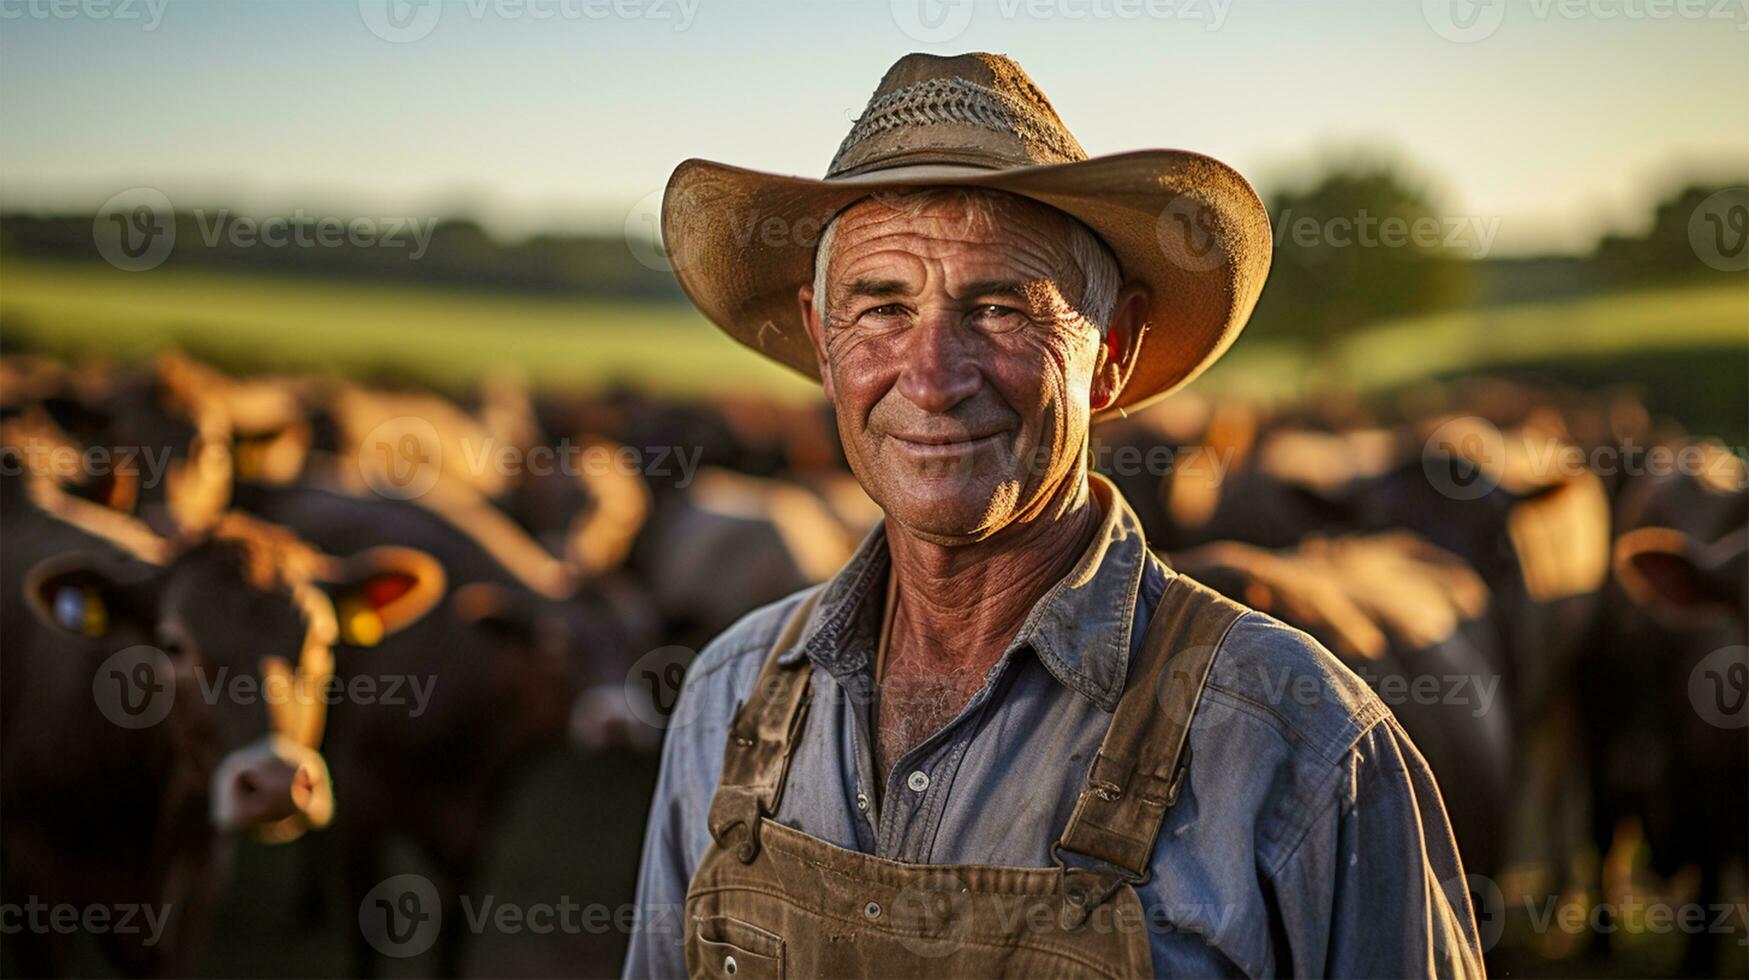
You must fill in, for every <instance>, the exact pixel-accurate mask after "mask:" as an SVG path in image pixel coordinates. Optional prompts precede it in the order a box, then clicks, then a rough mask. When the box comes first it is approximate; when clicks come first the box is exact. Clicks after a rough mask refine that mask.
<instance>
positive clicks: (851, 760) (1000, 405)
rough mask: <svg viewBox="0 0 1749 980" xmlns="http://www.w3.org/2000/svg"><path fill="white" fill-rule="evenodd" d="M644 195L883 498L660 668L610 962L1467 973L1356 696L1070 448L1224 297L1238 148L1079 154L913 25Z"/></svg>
mask: <svg viewBox="0 0 1749 980" xmlns="http://www.w3.org/2000/svg"><path fill="white" fill-rule="evenodd" d="M821 227H824V233H823V234H819V235H817V236H816V235H814V234H811V233H809V232H812V231H813V230H815V229H819V228H821ZM663 228H664V234H665V238H666V241H667V243H668V247H669V250H670V254H671V256H672V257H673V260H674V265H675V269H676V273H677V275H678V277H679V279H680V282H681V284H682V285H683V287H684V288H685V289H686V292H687V295H688V296H690V297H691V298H692V300H693V301H694V302H695V303H696V304H697V305H698V306H699V307H700V309H702V310H703V311H704V312H705V313H706V315H708V316H709V317H710V318H711V319H712V320H713V321H714V322H716V323H717V324H718V325H719V326H721V327H722V328H723V329H724V330H726V331H727V332H729V333H730V334H731V335H733V336H735V337H736V338H737V339H739V340H741V341H742V342H743V343H746V344H748V345H750V346H752V347H754V348H755V349H758V350H760V351H761V352H763V353H765V354H767V355H768V356H771V357H773V358H775V359H777V360H779V361H781V362H783V363H785V364H788V365H790V366H791V367H794V368H797V369H799V370H802V371H804V372H806V373H809V374H812V375H815V376H817V377H818V378H819V379H820V380H821V382H822V384H823V386H824V389H825V393H826V397H827V398H828V399H829V400H830V401H831V403H832V404H833V406H834V409H835V411H836V415H837V420H838V428H839V435H840V437H841V439H842V441H843V444H844V449H845V454H846V456H847V458H848V459H849V461H850V465H851V468H852V470H853V471H854V472H855V474H856V477H857V479H858V480H859V481H860V482H861V483H862V486H863V487H864V488H865V489H866V490H867V491H868V493H869V495H870V496H871V497H872V498H873V499H874V500H875V502H876V503H878V504H879V505H880V506H881V508H882V510H883V511H884V512H885V515H886V520H885V522H884V523H883V525H882V526H881V527H879V528H877V529H876V530H875V531H874V532H873V533H872V534H871V535H870V537H869V538H868V540H866V541H865V542H864V543H863V545H862V547H861V548H860V549H859V550H858V552H857V553H856V554H855V556H854V557H852V559H851V560H850V562H849V563H848V564H847V565H846V566H845V567H844V569H843V570H842V571H840V572H839V573H838V574H837V575H836V576H835V577H834V578H833V579H832V580H831V581H829V582H827V583H825V584H824V585H823V586H821V587H818V588H816V589H811V590H807V591H805V592H803V593H800V594H798V595H795V596H791V597H790V598H788V599H785V600H783V601H781V602H778V603H776V604H774V605H772V606H768V607H766V608H764V609H761V610H758V611H756V612H754V613H752V614H750V615H749V616H747V617H746V618H745V619H743V620H742V621H741V622H739V623H737V624H736V625H735V626H733V627H732V628H730V629H729V630H728V632H726V633H725V634H723V635H722V636H721V637H719V638H717V639H716V640H715V641H714V642H712V643H711V644H710V645H709V646H708V647H706V649H705V650H703V651H702V652H701V653H700V654H699V656H698V658H697V660H696V661H695V662H694V664H693V665H692V667H691V669H690V672H689V673H688V675H687V678H686V683H685V686H684V689H683V691H682V694H681V697H680V701H679V704H678V707H677V709H676V714H675V719H676V725H675V727H674V728H673V729H672V730H671V731H670V734H669V737H668V742H667V745H666V748H665V749H664V753H663V761H662V773H661V778H660V781H659V783H658V785H657V789H656V798H655V801H654V807H653V810H652V812H651V815H650V822H649V828H648V837H647V839H646V841H645V845H644V855H643V870H642V875H641V879H640V882H639V889H638V891H639V903H640V904H639V909H640V912H641V918H640V921H639V924H638V927H637V929H636V931H635V933H634V935H633V937H632V946H631V953H630V957H629V959H628V960H627V963H626V974H627V975H628V976H676V975H681V974H684V973H689V972H690V973H691V974H692V975H695V976H734V977H741V978H745V977H754V976H779V975H784V974H786V973H787V974H788V975H790V976H822V975H825V976H831V975H874V976H926V975H942V976H947V975H953V976H964V977H982V976H996V975H1022V974H1024V975H1052V976H1057V975H1064V974H1082V973H1098V974H1104V975H1113V976H1133V975H1160V976H1210V975H1238V974H1245V975H1250V976H1262V975H1273V974H1293V975H1300V976H1309V975H1344V976H1348V975H1367V976H1411V975H1434V974H1437V975H1442V976H1443V975H1470V974H1479V973H1481V971H1482V966H1481V956H1480V949H1479V943H1478V940H1477V936H1476V930H1475V924H1474V918H1473V914H1472V911H1471V908H1470V903H1469V899H1468V896H1467V892H1466V890H1465V887H1464V883H1463V871H1462V868H1461V866H1460V864H1459V861H1458V857H1457V854H1456V850H1455V846H1454V844H1453V841H1452V837H1451V832H1450V830H1449V828H1448V825H1447V821H1446V817H1445V812H1444V809H1443V807H1442V805H1441V802H1440V797H1439V790H1438V789H1437V787H1436V786H1435V784H1434V780H1433V777H1432V774H1431V773H1430V772H1429V771H1428V769H1427V766H1426V764H1425V763H1424V762H1423V761H1422V759H1421V757H1420V755H1419V754H1418V753H1417V752H1416V751H1415V749H1414V747H1413V746H1412V745H1411V744H1410V743H1409V741H1408V738H1407V737H1406V736H1405V735H1404V734H1403V731H1402V729H1401V728H1400V727H1398V725H1397V724H1396V722H1395V720H1394V719H1392V718H1391V716H1390V713H1389V711H1388V710H1387V709H1386V708H1385V707H1384V706H1383V705H1382V704H1381V703H1380V702H1379V701H1378V699H1376V698H1375V697H1374V696H1373V695H1372V694H1371V692H1369V691H1368V690H1367V688H1366V686H1365V685H1364V684H1363V683H1362V682H1361V681H1360V680H1359V679H1358V678H1357V677H1355V676H1354V675H1353V674H1351V673H1350V672H1349V671H1347V670H1345V669H1344V668H1343V667H1342V666H1340V665H1339V664H1338V663H1337V662H1336V661H1335V660H1334V659H1333V658H1332V657H1331V656H1330V655H1329V654H1328V653H1327V652H1326V651H1325V650H1323V649H1322V648H1321V647H1319V646H1318V645H1317V644H1316V642H1315V641H1313V640H1311V639H1310V638H1309V637H1307V636H1306V635H1304V634H1303V633H1300V632H1297V631H1294V630H1291V629H1289V628H1287V627H1285V626H1283V625H1282V624H1280V623H1278V622H1276V621H1275V620H1272V619H1270V618H1268V617H1266V616H1264V615H1262V614H1260V613H1256V612H1251V611H1249V610H1246V609H1244V608H1243V607H1240V606H1237V605H1235V604H1233V603H1230V602H1228V601H1226V600H1225V599H1221V598H1219V597H1218V596H1215V595H1214V594H1213V593H1211V592H1210V591H1209V590H1206V589H1204V588H1202V587H1201V586H1198V585H1196V584H1195V583H1193V582H1190V581H1189V580H1188V579H1186V578H1184V577H1182V576H1178V575H1176V574H1175V573H1173V572H1172V571H1171V570H1170V569H1168V568H1166V567H1165V566H1164V565H1163V564H1162V563H1161V562H1160V561H1159V560H1157V559H1156V558H1155V557H1153V556H1152V555H1151V554H1150V553H1149V551H1148V549H1147V545H1146V543H1145V542H1144V541H1143V539H1142V534H1141V531H1140V529H1139V526H1138V524H1137V521H1136V518H1135V515H1134V514H1133V513H1132V512H1131V511H1130V509H1129V507H1128V506H1127V505H1126V504H1125V502H1124V500H1123V498H1122V497H1121V496H1120V495H1119V494H1118V493H1117V491H1116V490H1115V488H1114V487H1113V486H1112V485H1111V484H1110V483H1109V482H1107V481H1106V480H1104V479H1103V478H1102V477H1099V476H1097V475H1093V474H1090V473H1089V471H1088V466H1087V456H1088V452H1087V447H1088V438H1089V437H1088V433H1089V427H1090V425H1091V424H1092V423H1093V422H1095V421H1097V420H1099V419H1101V418H1105V417H1109V416H1111V415H1113V414H1120V413H1124V412H1126V411H1128V410H1131V409H1134V408H1136V407H1137V406H1140V405H1142V404H1144V403H1146V402H1149V401H1152V400H1153V399H1155V398H1158V397H1161V396H1162V395H1164V394H1166V393H1167V392H1169V391H1171V390H1173V389H1176V388H1178V387H1179V386H1181V385H1183V384H1185V383H1186V382H1187V381H1189V380H1190V378H1191V377H1193V376H1194V375H1196V374H1197V373H1198V372H1200V371H1201V370H1202V369H1203V368H1205V367H1206V366H1207V365H1208V364H1209V363H1210V362H1212V361H1213V360H1214V359H1215V358H1216V357H1218V356H1219V354H1220V353H1221V352H1222V351H1224V350H1225V349H1226V347H1227V346H1228V345H1229V344H1230V343H1231V342H1232V340H1233V338H1234V336H1235V335H1236V334H1237V332H1238V331H1239V329H1240V327H1241V326H1242V325H1243V323H1244V321H1245V319H1246V317H1247V316H1248V315H1249V313H1250V310H1251V307H1252V304H1253V303H1254V302H1255V300H1256V297H1257V294H1258V292H1259V290H1260V289H1261V288H1262V284H1263V279H1264V275H1265V273H1266V270H1267V267H1268V261H1269V246H1270V237H1269V225H1268V218H1267V216H1266V215H1265V213H1264V211H1263V208H1262V205H1261V204H1260V203H1259V202H1258V200H1257V198H1256V195H1255V194H1254V193H1253V192H1252V191H1251V189H1250V187H1249V186H1248V185H1247V184H1246V183H1245V181H1244V180H1243V179H1242V178H1241V177H1239V176H1238V175H1237V174H1236V173H1234V172H1233V171H1232V170H1230V169H1228V168H1227V167H1225V166H1223V165H1221V164H1219V163H1217V162H1216V161H1213V160H1210V159H1208V158H1206V157H1202V156H1198V155H1195V154H1191V153H1185V152H1181V151H1165V150H1153V151H1145V152H1140V153H1131V154H1125V155H1120V156H1115V157H1105V158H1100V159H1093V160H1089V159H1087V157H1086V155H1085V154H1084V153H1083V152H1082V150H1081V148H1080V146H1079V145H1078V144H1077V143H1076V142H1075V140H1074V138H1073V137H1072V136H1070V135H1069V133H1068V131H1067V129H1065V128H1064V126H1063V124H1062V122H1061V120H1059V119H1058V118H1057V115H1056V113H1055V112H1054V111H1053V110H1052V109H1051V107H1050V104H1049V102H1048V101H1046V99H1045V97H1044V96H1043V94H1042V93H1041V92H1040V91H1039V90H1038V88H1037V87H1036V86H1035V85H1034V84H1033V83H1032V81H1031V80H1030V79H1029V78H1027V76H1026V75H1025V73H1024V72H1022V71H1021V69H1020V67H1019V66H1018V65H1017V64H1015V63H1014V62H1012V61H1010V60H1008V59H1007V58H1003V57H999V56H994V55H987V54H974V55H964V56H959V57H953V58H941V57H934V56H928V55H919V54H914V55H909V56H907V57H905V58H903V59H901V60H900V61H899V62H898V63H897V64H896V65H895V66H894V67H893V68H892V69H891V70H890V71H889V72H888V73H887V76H886V77H885V79H883V80H882V82H881V84H880V87H879V88H878V89H877V90H876V92H875V95H874V98H873V100H872V101H871V102H870V104H869V107H868V109H867V111H866V112H865V113H864V114H863V115H862V117H860V118H859V119H858V120H857V122H856V123H855V125H854V126H853V127H852V129H851V132H850V135H849V136H848V137H847V138H846V139H845V141H844V143H843V144H842V145H841V146H840V147H839V150H838V153H837V155H836V157H835V158H834V160H833V162H832V165H831V167H830V170H829V172H828V176H827V178H826V179H825V180H823V181H813V180H805V179H802V178H791V177H779V176H772V175H765V174H758V173H754V172H751V171H746V170H740V169H736V168H731V167H726V166H722V165H719V164H712V163H706V162H703V161H696V160H695V161H688V162H687V163H685V164H682V165H681V167H680V168H679V169H678V170H676V172H675V174H674V176H673V178H672V180H671V181H670V184H669V188H668V193H667V196H666V199H665V201H664V206H663ZM774 230H777V231H786V232H789V234H772V232H773V231H774ZM724 573H725V574H733V570H732V569H724Z"/></svg>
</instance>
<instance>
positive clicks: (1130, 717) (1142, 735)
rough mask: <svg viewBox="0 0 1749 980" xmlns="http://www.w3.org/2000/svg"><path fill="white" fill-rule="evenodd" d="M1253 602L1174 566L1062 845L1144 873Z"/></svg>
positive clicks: (1140, 877) (1139, 876) (1137, 876)
mask: <svg viewBox="0 0 1749 980" xmlns="http://www.w3.org/2000/svg"><path fill="white" fill-rule="evenodd" d="M1247 611H1248V610H1247V609H1246V608H1245V607H1244V606H1241V605H1239V604H1238V603H1236V602H1233V601H1231V600H1229V599H1227V598H1226V597H1224V596H1222V595H1220V594H1219V593H1217V592H1215V591H1214V590H1212V589H1209V588H1208V587H1206V586H1204V585H1202V584H1200V583H1198V582H1194V581H1192V580H1191V579H1189V578H1187V577H1186V576H1184V575H1173V576H1172V577H1170V578H1169V579H1167V581H1166V591H1165V593H1164V594H1163V595H1161V596H1160V604H1159V605H1158V606H1156V607H1155V609H1154V616H1153V618H1152V619H1151V620H1150V621H1149V623H1148V632H1147V634H1146V636H1145V637H1144V639H1143V640H1142V645H1141V650H1140V652H1139V653H1138V655H1137V657H1136V659H1135V661H1134V662H1133V663H1131V664H1130V669H1129V676H1128V678H1127V679H1126V681H1125V683H1124V693H1123V697H1122V698H1121V699H1119V701H1118V704H1117V711H1116V712H1114V713H1113V715H1112V719H1111V726H1110V727H1109V728H1108V729H1106V732H1105V740H1104V741H1103V742H1101V743H1100V746H1099V753H1098V754H1097V755H1095V756H1094V758H1093V766H1092V768H1091V770H1090V771H1089V772H1088V775H1087V787H1086V788H1085V789H1083V790H1082V791H1081V797H1080V799H1079V800H1077V801H1076V803H1075V812H1074V813H1073V814H1072V815H1071V816H1070V817H1069V825H1068V826H1067V827H1066V828H1064V830H1063V836H1062V837H1061V838H1060V839H1059V840H1058V841H1057V843H1056V844H1055V845H1054V846H1053V851H1055V850H1056V849H1059V848H1060V849H1062V850H1068V851H1073V852H1074V853H1076V854H1081V855H1085V856H1087V857H1090V858H1095V859H1097V860H1099V861H1103V862H1105V863H1106V864H1108V865H1112V866H1115V867H1117V868H1120V869H1122V870H1123V871H1125V872H1127V873H1128V876H1129V877H1128V880H1130V881H1133V882H1138V883H1139V882H1141V881H1145V880H1147V878H1148V874H1149V870H1150V863H1151V861H1152V858H1153V854H1154V840H1155V838H1156V837H1158V836H1159V833H1160V824H1161V823H1162V822H1163V821H1164V820H1165V818H1166V811H1167V810H1169V809H1171V808H1172V804H1173V803H1175V802H1177V799H1178V791H1179V788H1180V784H1181V783H1182V782H1183V779H1184V773H1185V770H1186V769H1187V768H1188V766H1189V762H1190V758H1189V756H1190V750H1189V737H1190V722H1191V718H1192V716H1194V715H1195V714H1196V708H1197V704H1198V703H1199V702H1200V701H1201V699H1202V690H1203V684H1204V683H1205V682H1206V681H1207V680H1208V674H1209V667H1210V666H1211V665H1212V664H1213V663H1214V659H1215V653H1216V652H1217V651H1218V650H1219V649H1220V645H1221V641H1222V640H1223V639H1224V638H1225V637H1226V634H1227V630H1228V629H1229V628H1230V627H1231V626H1232V625H1233V623H1234V622H1236V621H1237V620H1238V619H1239V617H1241V616H1243V615H1245V613H1246V612H1247Z"/></svg>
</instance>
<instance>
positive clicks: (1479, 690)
mask: <svg viewBox="0 0 1749 980" xmlns="http://www.w3.org/2000/svg"><path fill="white" fill-rule="evenodd" d="M1163 557H1165V558H1166V560H1167V563H1168V564H1169V565H1170V566H1171V567H1173V568H1174V569H1176V570H1178V571H1180V572H1182V573H1183V574H1186V575H1189V576H1190V577H1191V578H1194V579H1196V580H1197V581H1199V582H1202V583H1203V584H1205V585H1208V586H1209V587H1211V588H1213V589H1216V590H1217V591H1220V592H1221V593H1223V594H1224V595H1226V596H1228V597H1229V598H1231V599H1233V600H1235V601H1237V602H1242V603H1245V604H1246V605H1249V606H1251V607H1252V608H1255V609H1258V610H1261V611H1263V612H1267V613H1269V614H1271V615H1273V616H1275V617H1276V618H1278V619H1280V620H1282V621H1283V622H1286V623H1287V624H1288V625H1290V626H1294V627H1296V628H1299V629H1303V630H1305V631H1306V632H1307V633H1310V634H1311V635H1312V636H1313V637H1315V638H1317V639H1318V640H1319V641H1320V642H1322V643H1323V644H1324V645H1325V646H1326V647H1328V648H1329V649H1330V650H1331V651H1332V652H1333V653H1335V654H1336V655H1337V657H1338V658H1339V659H1341V660H1342V662H1343V663H1344V664H1347V665H1348V666H1349V667H1350V668H1352V669H1354V670H1355V671H1356V672H1357V673H1359V674H1360V675H1361V676H1362V677H1363V678H1365V679H1366V680H1367V681H1368V683H1370V684H1371V685H1372V686H1373V687H1374V688H1375V689H1376V690H1378V692H1379V693H1380V695H1381V697H1382V698H1383V699H1384V700H1385V702H1386V703H1387V704H1388V705H1389V706H1390V708H1391V710H1392V713H1393V714H1395V715H1396V717H1397V720H1398V721H1399V722H1400V723H1401V724H1402V725H1403V728H1404V729H1405V730H1407V731H1408V733H1409V735H1410V737H1411V738H1412V739H1413V740H1414V742H1415V745H1416V747H1417V748H1419V749H1420V750H1421V752H1422V754H1424V755H1425V756H1426V757H1427V761H1428V764H1429V765H1430V766H1432V768H1433V772H1434V775H1435V776H1436V777H1437V778H1438V780H1439V783H1440V786H1441V787H1442V789H1443V790H1444V796H1445V803H1446V807H1447V810H1448V812H1449V813H1450V816H1451V822H1452V829H1453V833H1454V834H1455V835H1456V837H1457V842H1458V848H1459V852H1460V853H1461V854H1462V856H1463V860H1464V867H1465V868H1466V869H1467V870H1469V871H1471V872H1474V873H1480V874H1494V873H1497V872H1498V870H1499V869H1500V868H1501V867H1502V866H1503V855H1504V848H1505V843H1506V829H1507V827H1506V814H1507V804H1508V799H1509V788H1510V785H1511V775H1512V773H1513V760H1512V751H1513V747H1514V745H1513V738H1514V722H1513V717H1512V711H1511V708H1510V706H1509V705H1508V704H1506V703H1505V702H1504V699H1503V698H1502V697H1501V696H1500V695H1501V693H1502V692H1501V690H1500V684H1501V680H1502V678H1501V674H1500V670H1499V666H1498V664H1499V657H1498V653H1497V650H1496V649H1495V647H1496V644H1497V639H1496V635H1497V634H1496V631H1495V627H1494V626H1493V624H1492V623H1491V622H1490V617H1491V616H1492V614H1493V610H1492V608H1491V606H1490V597H1489V594H1488V590H1487V587H1486V585H1485V584H1484V583H1483V582H1482V580H1481V579H1480V577H1479V576H1477V575H1476V573H1475V572H1474V571H1473V570H1471V569H1470V568H1469V566H1468V565H1466V564H1465V563H1464V562H1462V561H1461V560H1460V559H1458V558H1457V557H1456V556H1454V555H1452V554H1450V553H1448V552H1445V551H1442V550H1441V549H1439V548H1436V547H1434V546H1433V545H1431V544H1429V543H1427V542H1426V541H1424V540H1422V539H1420V538H1418V537H1416V536H1415V535H1412V534H1409V533H1407V532H1402V531H1394V532H1386V533H1382V534H1373V535H1362V536H1345V537H1334V538H1324V537H1314V538H1309V539H1307V540H1306V541H1304V542H1302V543H1301V545H1300V546H1299V547H1298V548H1295V549H1292V550H1285V551H1271V550H1266V549H1262V548H1257V547H1255V546H1252V545H1248V544H1241V543H1237V542H1216V543H1213V544H1208V545H1204V546H1202V547H1199V548H1194V549H1191V550H1189V551H1182V552H1172V553H1170V554H1167V555H1165V556H1163Z"/></svg>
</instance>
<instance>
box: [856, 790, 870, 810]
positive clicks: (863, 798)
mask: <svg viewBox="0 0 1749 980" xmlns="http://www.w3.org/2000/svg"><path fill="white" fill-rule="evenodd" d="M856 808H857V809H858V810H861V811H862V812H864V813H867V812H868V794H866V793H858V794H856Z"/></svg>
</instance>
